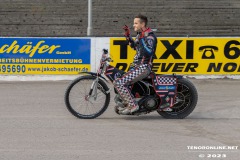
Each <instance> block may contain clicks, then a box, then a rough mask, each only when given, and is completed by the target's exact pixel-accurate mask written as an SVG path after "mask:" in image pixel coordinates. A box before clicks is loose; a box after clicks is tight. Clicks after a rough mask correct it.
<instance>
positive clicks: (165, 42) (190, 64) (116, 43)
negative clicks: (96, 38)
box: [110, 37, 240, 74]
mask: <svg viewBox="0 0 240 160" xmlns="http://www.w3.org/2000/svg"><path fill="white" fill-rule="evenodd" d="M110 53H111V56H112V58H113V60H114V62H113V63H112V65H113V66H116V67H117V68H120V69H122V70H125V71H126V70H127V69H128V67H129V65H130V63H131V62H132V61H133V57H134V55H135V53H136V51H135V50H133V49H132V48H130V46H129V45H128V44H127V42H126V40H125V38H110ZM152 70H153V71H154V72H156V73H157V74H172V73H176V74H240V38H238V37H237V38H231V37H230V38H223V37H201V38H200V37H195V38H187V37H183V38H181V37H179V38H176V37H174V38H171V37H167V38H164V37H163V38H158V44H157V49H156V55H155V58H154V60H153V68H152Z"/></svg>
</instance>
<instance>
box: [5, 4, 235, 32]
mask: <svg viewBox="0 0 240 160" xmlns="http://www.w3.org/2000/svg"><path fill="white" fill-rule="evenodd" d="M92 1H93V25H94V28H93V36H122V29H121V28H122V26H123V25H124V24H127V25H132V22H133V18H134V16H135V15H136V14H138V13H143V14H146V15H147V16H148V18H149V26H150V27H152V28H157V29H158V31H157V32H156V34H157V36H187V35H189V36H239V35H240V21H239V17H240V1H239V0H218V1H216V0H198V1H195V0H183V1H179V0H149V1H146V0H92ZM87 3H88V1H87V0H34V1H29V0H1V1H0V36H20V37H25V36H37V37H39V36H43V37H49V36H57V37H59V36H63V37H72V36H73V37H82V36H86V34H87V18H88V17H87Z"/></svg>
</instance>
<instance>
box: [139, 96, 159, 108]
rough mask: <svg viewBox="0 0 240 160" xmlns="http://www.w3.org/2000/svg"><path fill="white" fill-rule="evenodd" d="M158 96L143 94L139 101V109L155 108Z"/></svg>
mask: <svg viewBox="0 0 240 160" xmlns="http://www.w3.org/2000/svg"><path fill="white" fill-rule="evenodd" d="M159 101H160V100H159V98H158V97H157V96H151V95H150V96H145V97H143V98H142V99H141V100H140V101H139V102H138V104H139V106H140V108H141V109H147V110H149V111H152V110H155V109H157V108H158V105H159Z"/></svg>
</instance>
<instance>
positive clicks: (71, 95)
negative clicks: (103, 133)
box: [65, 75, 110, 119]
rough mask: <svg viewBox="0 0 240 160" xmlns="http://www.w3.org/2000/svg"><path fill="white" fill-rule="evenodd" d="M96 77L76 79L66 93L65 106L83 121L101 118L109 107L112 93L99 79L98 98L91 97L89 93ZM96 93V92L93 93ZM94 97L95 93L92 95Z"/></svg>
mask: <svg viewBox="0 0 240 160" xmlns="http://www.w3.org/2000/svg"><path fill="white" fill-rule="evenodd" d="M95 79H96V77H94V76H90V75H89V76H82V77H79V78H77V79H75V80H74V81H73V82H72V83H71V84H70V85H69V86H68V88H67V90H66V93H65V104H66V106H67V109H68V110H69V112H71V113H72V114H73V115H74V116H76V117H78V118H83V119H93V118H96V117H98V116H100V115H101V114H102V113H103V112H104V111H105V110H106V109H107V107H108V105H109V101H110V93H108V92H107V91H108V90H109V89H108V87H107V85H106V84H105V83H104V82H103V81H102V80H101V79H99V81H98V84H96V86H97V92H96V94H97V96H96V97H94V96H89V91H90V89H91V86H92V84H93V83H94V81H95ZM93 92H94V91H93ZM92 95H94V93H92Z"/></svg>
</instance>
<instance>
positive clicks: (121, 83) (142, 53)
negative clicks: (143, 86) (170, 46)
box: [113, 28, 157, 114]
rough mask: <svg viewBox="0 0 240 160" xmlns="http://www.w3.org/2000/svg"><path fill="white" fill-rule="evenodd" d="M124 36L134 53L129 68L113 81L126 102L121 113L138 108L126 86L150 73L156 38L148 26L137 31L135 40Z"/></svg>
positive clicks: (127, 112)
mask: <svg viewBox="0 0 240 160" xmlns="http://www.w3.org/2000/svg"><path fill="white" fill-rule="evenodd" d="M126 38H127V40H128V42H129V45H130V46H131V47H132V48H133V49H134V50H136V55H135V56H134V60H133V63H132V65H131V67H130V70H129V71H128V72H126V73H125V74H124V75H123V76H122V77H120V78H118V79H116V80H115V81H114V83H113V84H114V87H115V88H116V90H117V91H118V93H119V95H120V96H121V98H122V99H123V101H124V102H125V104H127V109H125V110H123V111H122V114H129V113H130V112H131V113H133V112H135V111H137V110H138V109H139V106H138V104H137V102H136V101H135V100H134V97H133V95H132V94H131V92H130V91H129V89H128V86H129V85H132V84H133V83H135V82H137V81H140V80H142V79H143V78H145V77H147V76H148V75H149V74H150V72H151V69H152V61H153V56H154V55H155V51H156V47H157V38H156V36H155V35H154V33H153V31H152V30H151V29H150V28H147V29H146V30H145V31H142V32H139V33H138V34H137V36H136V39H135V40H133V39H132V37H131V36H130V35H129V36H128V37H126Z"/></svg>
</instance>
